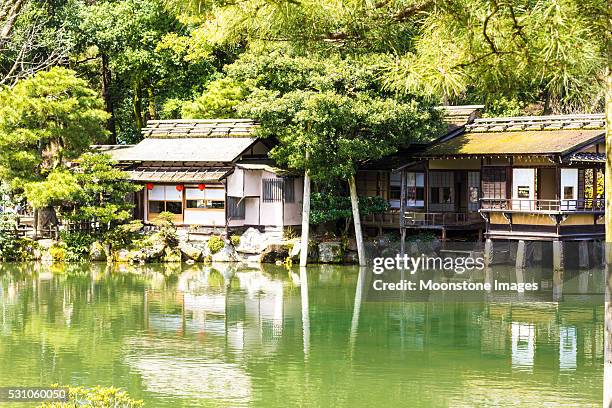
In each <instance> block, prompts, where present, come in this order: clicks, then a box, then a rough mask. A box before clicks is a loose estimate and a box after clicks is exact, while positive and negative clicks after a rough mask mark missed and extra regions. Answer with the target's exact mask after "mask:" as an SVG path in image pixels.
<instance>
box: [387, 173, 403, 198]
mask: <svg viewBox="0 0 612 408" xmlns="http://www.w3.org/2000/svg"><path fill="white" fill-rule="evenodd" d="M401 196H402V175H401V173H400V172H397V173H391V177H390V178H389V200H401Z"/></svg>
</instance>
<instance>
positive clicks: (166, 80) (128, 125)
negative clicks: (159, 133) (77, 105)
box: [74, 0, 216, 143]
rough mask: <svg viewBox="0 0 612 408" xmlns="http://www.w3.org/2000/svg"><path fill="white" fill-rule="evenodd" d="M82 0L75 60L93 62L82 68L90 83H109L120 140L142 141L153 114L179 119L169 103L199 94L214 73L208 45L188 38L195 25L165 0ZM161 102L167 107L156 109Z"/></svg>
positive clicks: (110, 108)
mask: <svg viewBox="0 0 612 408" xmlns="http://www.w3.org/2000/svg"><path fill="white" fill-rule="evenodd" d="M79 4H80V7H78V8H77V13H76V14H77V16H78V20H79V21H78V24H76V27H74V35H75V37H76V42H77V47H76V50H77V51H78V54H79V55H77V56H76V58H77V59H79V60H85V61H87V60H90V62H88V63H86V64H80V65H79V69H80V70H82V71H83V72H84V73H86V74H87V75H88V76H89V77H91V78H92V82H97V83H98V82H102V80H103V79H105V80H106V81H107V85H106V92H107V97H106V100H107V109H109V110H112V111H113V113H114V122H113V126H114V128H115V130H116V134H117V139H118V140H119V141H122V142H127V143H134V142H137V141H139V140H140V138H141V135H140V128H141V127H142V126H143V124H144V123H145V121H146V120H147V119H149V118H150V119H159V117H158V116H160V114H161V115H163V116H165V117H170V116H173V117H176V116H175V115H176V111H175V110H174V109H172V108H171V106H170V105H171V101H173V100H182V99H187V98H190V97H191V96H192V95H194V94H198V93H201V92H202V90H203V89H204V86H205V85H206V84H207V83H208V82H209V81H210V79H211V78H212V77H213V75H214V73H215V71H216V69H215V67H214V66H213V64H212V62H213V61H212V58H211V56H210V53H211V49H210V47H199V46H196V45H195V44H192V42H191V41H189V38H190V35H189V34H190V33H191V32H193V31H194V27H193V26H191V25H189V24H187V23H185V22H183V21H180V20H179V19H178V18H177V17H176V16H175V15H174V14H173V13H172V11H171V10H170V9H169V8H168V7H166V4H165V1H164V0H107V1H96V2H84V1H83V2H81V1H79ZM100 68H102V69H100ZM160 106H163V107H164V111H162V112H158V107H160ZM169 108H170V109H171V111H170V112H168V111H167V110H168V109H169ZM178 111H180V109H178Z"/></svg>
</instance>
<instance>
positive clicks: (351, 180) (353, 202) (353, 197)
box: [349, 176, 366, 266]
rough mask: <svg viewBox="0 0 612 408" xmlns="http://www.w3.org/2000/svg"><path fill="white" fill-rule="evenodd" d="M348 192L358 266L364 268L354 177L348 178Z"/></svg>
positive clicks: (364, 261)
mask: <svg viewBox="0 0 612 408" xmlns="http://www.w3.org/2000/svg"><path fill="white" fill-rule="evenodd" d="M349 190H350V193H351V208H352V209H353V223H354V224H355V241H357V255H359V266H366V257H365V247H364V245H363V234H362V233H361V217H360V216H359V198H358V197H357V185H356V184H355V176H351V178H349Z"/></svg>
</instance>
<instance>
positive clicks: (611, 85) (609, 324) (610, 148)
mask: <svg viewBox="0 0 612 408" xmlns="http://www.w3.org/2000/svg"><path fill="white" fill-rule="evenodd" d="M610 12H612V0H608V30H607V31H606V50H607V54H608V55H607V57H608V66H607V69H606V93H605V95H606V108H605V109H606V173H605V179H604V188H605V224H606V242H605V244H604V245H605V251H604V254H605V274H606V288H605V290H606V294H605V303H604V315H605V317H604V384H603V407H604V408H612V251H611V248H610V247H611V246H612V14H611V13H610Z"/></svg>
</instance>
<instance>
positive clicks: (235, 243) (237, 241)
mask: <svg viewBox="0 0 612 408" xmlns="http://www.w3.org/2000/svg"><path fill="white" fill-rule="evenodd" d="M230 242H231V243H232V245H233V246H234V247H237V246H239V245H240V235H232V236H231V237H230Z"/></svg>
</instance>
